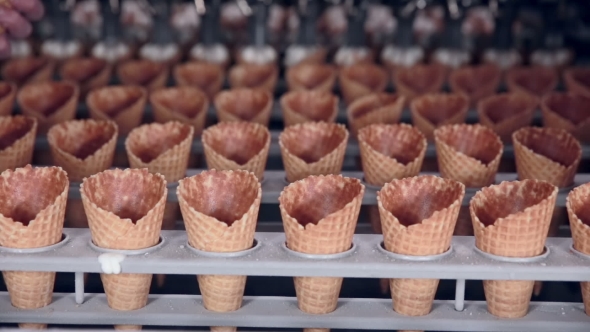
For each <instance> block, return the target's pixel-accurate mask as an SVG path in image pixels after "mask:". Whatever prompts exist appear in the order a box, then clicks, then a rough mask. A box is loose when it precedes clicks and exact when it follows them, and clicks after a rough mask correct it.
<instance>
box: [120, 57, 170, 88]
mask: <svg viewBox="0 0 590 332" xmlns="http://www.w3.org/2000/svg"><path fill="white" fill-rule="evenodd" d="M169 75H170V68H169V67H168V66H167V65H166V64H165V63H161V62H154V61H150V60H129V61H125V62H123V63H121V64H119V65H118V66H117V76H118V77H119V79H120V80H121V83H122V84H123V85H139V86H143V87H144V88H146V89H147V90H148V91H153V90H156V89H160V88H163V87H164V86H166V83H167V82H168V76H169Z"/></svg>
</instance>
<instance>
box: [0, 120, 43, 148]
mask: <svg viewBox="0 0 590 332" xmlns="http://www.w3.org/2000/svg"><path fill="white" fill-rule="evenodd" d="M6 119H7V120H8V121H2V120H1V119H0V151H2V150H4V149H6V148H8V147H10V146H12V145H13V144H14V143H15V142H16V141H18V140H19V139H21V138H23V137H24V136H25V135H26V134H27V133H28V132H29V131H31V129H33V127H34V126H35V120H34V119H32V118H29V117H24V116H14V117H7V118H6Z"/></svg>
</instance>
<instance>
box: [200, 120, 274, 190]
mask: <svg viewBox="0 0 590 332" xmlns="http://www.w3.org/2000/svg"><path fill="white" fill-rule="evenodd" d="M202 140H203V149H204V152H205V159H206V161H207V167H208V168H209V169H218V170H240V169H241V170H246V171H250V172H252V173H254V174H255V175H256V177H258V179H259V180H262V178H263V176H264V169H265V167H266V160H267V159H268V150H269V148H270V132H269V131H268V129H267V128H266V127H264V126H263V125H260V124H258V123H252V122H222V123H218V124H217V125H215V126H211V127H209V128H207V129H206V130H205V131H204V132H203V136H202Z"/></svg>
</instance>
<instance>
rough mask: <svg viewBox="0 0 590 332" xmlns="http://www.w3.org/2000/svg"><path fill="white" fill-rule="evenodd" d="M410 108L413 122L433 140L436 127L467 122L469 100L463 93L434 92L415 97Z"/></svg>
mask: <svg viewBox="0 0 590 332" xmlns="http://www.w3.org/2000/svg"><path fill="white" fill-rule="evenodd" d="M410 109H411V111H412V123H413V124H414V126H415V127H416V128H418V129H420V131H422V133H424V136H426V139H427V140H428V141H429V142H432V141H434V130H435V129H436V128H438V127H441V126H444V125H449V124H457V123H463V122H465V117H466V116H467V111H468V109H469V100H468V99H467V97H465V96H464V95H461V94H443V93H433V94H428V95H424V96H421V97H418V98H416V99H414V100H413V101H412V103H411V105H410Z"/></svg>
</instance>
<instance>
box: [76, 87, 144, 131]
mask: <svg viewBox="0 0 590 332" xmlns="http://www.w3.org/2000/svg"><path fill="white" fill-rule="evenodd" d="M146 102H147V91H146V90H145V89H144V88H142V87H139V86H108V87H104V88H100V89H96V90H93V91H91V92H90V93H89V94H88V97H86V104H87V105H88V109H89V110H90V117H91V118H93V119H96V120H112V121H114V122H115V123H116V124H117V126H118V127H119V134H121V135H123V136H125V135H127V134H129V132H130V131H131V130H133V128H135V127H138V126H139V125H140V123H141V120H142V118H143V113H144V110H145V104H146Z"/></svg>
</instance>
